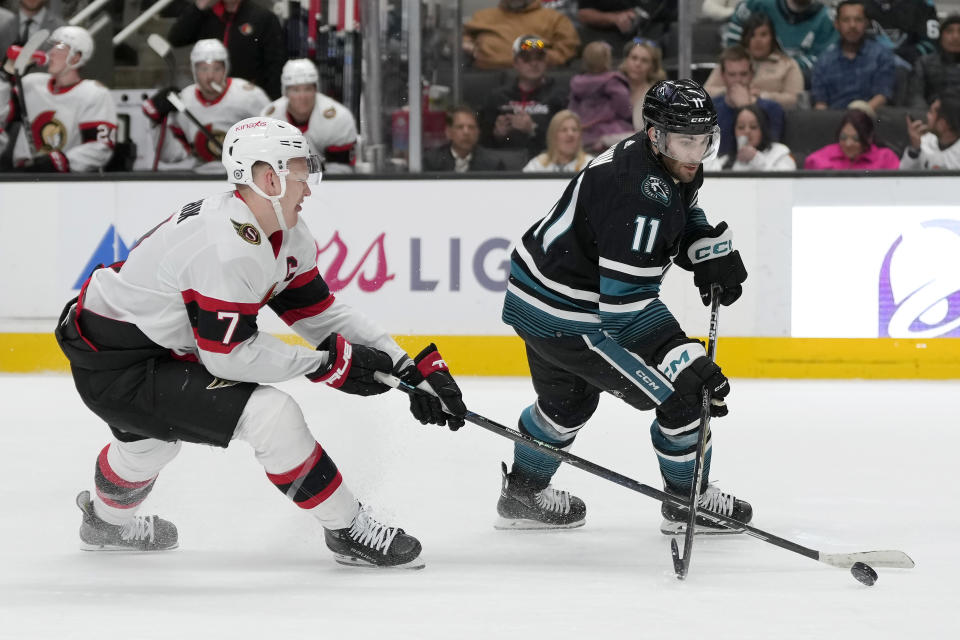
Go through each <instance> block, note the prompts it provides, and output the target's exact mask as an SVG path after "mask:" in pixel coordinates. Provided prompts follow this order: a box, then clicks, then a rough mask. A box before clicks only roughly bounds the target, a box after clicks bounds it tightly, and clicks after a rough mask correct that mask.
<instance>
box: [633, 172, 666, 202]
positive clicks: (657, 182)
mask: <svg viewBox="0 0 960 640" xmlns="http://www.w3.org/2000/svg"><path fill="white" fill-rule="evenodd" d="M640 191H641V192H642V193H643V195H645V196H647V197H648V198H650V199H651V200H655V201H656V202H659V203H661V204H662V205H663V206H665V207H666V206H669V205H670V187H668V186H667V184H666V183H665V182H664V181H663V180H661V179H660V178H658V177H657V176H647V177H646V179H645V180H644V181H643V184H642V185H640Z"/></svg>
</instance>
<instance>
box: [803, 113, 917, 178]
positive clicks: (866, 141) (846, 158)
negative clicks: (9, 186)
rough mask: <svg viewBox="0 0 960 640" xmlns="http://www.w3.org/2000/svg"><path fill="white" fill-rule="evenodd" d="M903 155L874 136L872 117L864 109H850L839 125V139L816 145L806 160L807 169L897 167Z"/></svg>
mask: <svg viewBox="0 0 960 640" xmlns="http://www.w3.org/2000/svg"><path fill="white" fill-rule="evenodd" d="M899 166H900V159H899V158H897V154H895V153H894V152H893V151H891V150H890V149H887V148H886V147H878V146H877V144H876V142H875V140H874V124H873V119H872V118H871V117H870V116H869V115H867V113H866V112H865V111H863V110H861V109H850V110H849V111H847V112H846V113H845V114H844V115H843V119H842V120H841V121H840V126H839V127H838V128H837V142H836V143H834V144H828V145H827V146H825V147H823V148H821V149H817V150H816V151H814V152H813V153H811V154H810V155H809V156H807V159H806V161H805V162H804V163H803V168H804V169H811V170H824V169H839V170H845V169H853V170H860V171H864V170H877V169H897V168H899Z"/></svg>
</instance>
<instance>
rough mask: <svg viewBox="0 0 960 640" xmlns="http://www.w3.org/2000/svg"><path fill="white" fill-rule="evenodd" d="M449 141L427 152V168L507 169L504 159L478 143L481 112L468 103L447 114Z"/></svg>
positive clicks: (445, 169)
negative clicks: (478, 122) (478, 121)
mask: <svg viewBox="0 0 960 640" xmlns="http://www.w3.org/2000/svg"><path fill="white" fill-rule="evenodd" d="M446 134H447V140H449V141H450V142H449V143H448V144H445V145H443V146H442V147H440V148H439V149H433V150H432V151H428V152H427V153H425V154H424V158H423V169H424V171H456V172H457V173H466V172H467V171H503V170H504V169H506V167H505V166H504V163H503V160H502V159H501V158H499V157H497V156H496V155H495V154H494V153H493V152H492V151H490V150H489V149H485V148H483V147H480V146H477V140H478V139H479V137H480V127H479V126H478V125H477V114H476V112H474V110H473V109H471V108H470V107H467V106H459V107H456V108H455V109H453V110H452V111H450V112H448V113H447V131H446Z"/></svg>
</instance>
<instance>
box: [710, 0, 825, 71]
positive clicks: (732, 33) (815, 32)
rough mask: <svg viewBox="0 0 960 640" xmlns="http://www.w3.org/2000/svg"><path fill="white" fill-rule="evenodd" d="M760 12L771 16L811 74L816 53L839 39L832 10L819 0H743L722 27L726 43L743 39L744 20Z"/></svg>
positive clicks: (785, 48)
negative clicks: (831, 13)
mask: <svg viewBox="0 0 960 640" xmlns="http://www.w3.org/2000/svg"><path fill="white" fill-rule="evenodd" d="M757 12H761V13H765V14H767V16H769V17H770V21H771V22H772V23H773V26H774V29H775V30H776V34H777V40H779V41H780V47H781V48H782V49H783V51H784V52H785V53H786V54H787V55H788V56H790V57H791V58H793V59H794V60H796V61H797V64H798V65H800V70H801V71H803V75H804V76H807V77H808V78H809V76H810V71H811V70H812V69H813V64H814V63H815V62H816V61H817V57H818V56H819V55H820V54H821V53H823V51H824V50H825V49H826V48H827V47H829V46H830V45H831V44H833V43H834V42H836V41H837V39H838V35H837V30H836V28H835V27H834V26H833V17H832V16H831V15H830V11H829V10H828V9H827V7H826V6H825V5H824V4H822V3H820V2H817V1H816V0H743V2H741V3H740V4H738V5H737V8H736V10H735V11H734V12H733V16H732V17H731V18H730V22H728V23H727V26H726V28H725V29H724V31H723V46H724V47H729V46H732V45H735V44H739V43H740V36H742V35H743V26H742V25H743V23H744V22H745V21H746V19H747V18H749V17H750V16H751V15H752V14H754V13H757Z"/></svg>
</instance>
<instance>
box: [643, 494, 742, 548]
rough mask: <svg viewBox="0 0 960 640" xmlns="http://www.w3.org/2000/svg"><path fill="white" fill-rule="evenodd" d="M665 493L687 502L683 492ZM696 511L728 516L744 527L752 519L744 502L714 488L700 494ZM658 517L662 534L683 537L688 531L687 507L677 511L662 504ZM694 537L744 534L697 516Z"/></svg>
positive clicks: (677, 508)
mask: <svg viewBox="0 0 960 640" xmlns="http://www.w3.org/2000/svg"><path fill="white" fill-rule="evenodd" d="M664 490H665V491H666V492H667V493H670V494H672V495H675V496H678V497H679V498H681V499H683V500H684V501H687V500H689V499H690V495H689V493H687V492H686V491H678V490H676V489H674V488H673V487H670V486H666V487H664ZM697 506H698V508H703V509H708V510H710V511H713V512H714V513H718V514H720V515H722V516H729V517H731V518H734V519H735V520H739V521H740V522H743V523H745V524H749V523H750V520H751V518H753V507H751V506H750V503H749V502H747V501H746V500H740V499H739V498H737V497H736V496H734V495H733V494H731V493H724V492H723V491H721V490H720V489H718V488H717V487H716V486H714V485H712V484H711V485H708V486H707V490H706V491H704V492H703V493H701V494H700V499H699V500H698V504H697ZM660 513H661V514H662V515H663V518H664V519H663V523H662V524H661V525H660V531H661V533H663V534H665V535H668V536H673V535H683V534H685V533H686V531H687V522H688V521H689V519H690V510H689V509H687V508H686V507H678V506H675V505H673V504H670V503H668V502H664V503H663V504H662V506H661V507H660ZM694 533H695V534H696V535H725V534H733V533H743V529H740V528H737V529H730V528H727V527H724V526H720V525H718V524H716V523H714V522H711V521H709V520H707V519H706V518H702V517H700V516H697V526H696V531H694Z"/></svg>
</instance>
